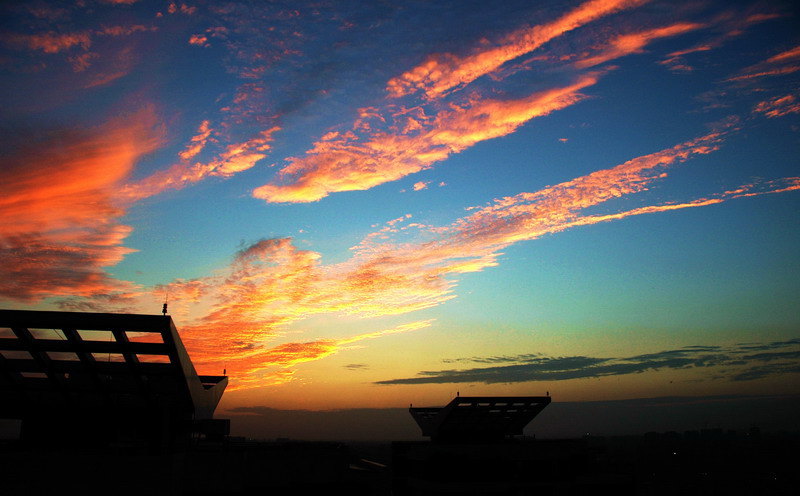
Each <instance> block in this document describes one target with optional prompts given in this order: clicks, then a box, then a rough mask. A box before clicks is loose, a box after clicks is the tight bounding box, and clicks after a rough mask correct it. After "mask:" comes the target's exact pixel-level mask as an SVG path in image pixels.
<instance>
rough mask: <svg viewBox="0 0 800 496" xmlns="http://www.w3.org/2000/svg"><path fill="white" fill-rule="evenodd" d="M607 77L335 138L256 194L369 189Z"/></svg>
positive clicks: (306, 198)
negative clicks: (383, 128)
mask: <svg viewBox="0 0 800 496" xmlns="http://www.w3.org/2000/svg"><path fill="white" fill-rule="evenodd" d="M599 76H600V73H590V74H587V75H584V76H582V77H580V78H578V79H577V81H576V82H574V83H573V84H570V85H568V86H564V87H560V88H554V89H551V90H546V91H542V92H539V93H534V94H532V95H530V96H528V97H525V98H521V99H515V100H493V99H479V100H477V101H474V102H470V103H469V104H468V105H466V106H465V107H453V108H451V109H449V110H444V111H441V112H439V113H438V115H436V117H434V118H430V119H428V120H427V121H426V120H422V119H420V120H418V119H413V118H412V117H407V116H406V115H402V116H401V119H402V122H403V128H402V130H401V129H393V130H391V131H389V132H384V131H374V132H372V133H371V134H368V135H367V138H366V139H360V138H359V136H358V135H357V134H355V133H354V132H348V133H345V134H339V133H330V134H328V135H326V136H325V137H323V139H322V140H320V141H318V142H317V143H316V144H315V145H314V147H313V148H312V149H311V150H309V151H308V152H307V153H306V155H305V156H304V157H300V158H294V159H291V160H290V164H289V165H288V166H286V167H284V168H283V169H282V170H281V171H280V173H279V175H278V178H277V179H276V180H274V181H272V182H271V183H269V184H266V185H264V186H261V187H258V188H256V189H255V190H254V191H253V196H255V197H256V198H261V199H264V200H267V201H269V202H287V203H297V202H312V201H317V200H319V199H321V198H324V197H325V196H328V195H329V194H330V193H333V192H340V191H356V190H366V189H369V188H372V187H374V186H377V185H379V184H383V183H386V182H390V181H394V180H397V179H400V178H402V177H405V176H407V175H409V174H413V173H415V172H419V171H421V170H423V169H426V168H429V167H430V166H431V165H432V164H434V163H436V162H440V161H442V160H444V159H446V158H447V157H449V156H450V155H451V154H453V153H458V152H460V151H463V150H465V149H466V148H469V147H471V146H473V145H474V144H476V143H479V142H481V141H485V140H489V139H493V138H497V137H500V136H505V135H507V134H509V133H512V132H513V131H515V130H516V129H517V128H518V127H519V126H521V125H523V124H524V123H526V122H528V121H530V120H531V119H534V118H536V117H541V116H544V115H548V114H550V113H551V112H554V111H556V110H560V109H562V108H565V107H568V106H570V105H573V104H575V103H577V102H579V101H581V100H582V99H584V98H585V97H584V96H583V95H582V94H581V93H580V90H582V89H584V88H586V87H588V86H591V85H593V84H595V83H596V82H597V79H598V77H599ZM412 121H413V125H409V122H412Z"/></svg>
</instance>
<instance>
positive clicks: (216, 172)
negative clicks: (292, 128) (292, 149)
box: [118, 121, 279, 202]
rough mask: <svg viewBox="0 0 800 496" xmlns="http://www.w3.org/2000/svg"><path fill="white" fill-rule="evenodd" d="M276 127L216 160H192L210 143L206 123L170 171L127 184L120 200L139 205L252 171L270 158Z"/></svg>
mask: <svg viewBox="0 0 800 496" xmlns="http://www.w3.org/2000/svg"><path fill="white" fill-rule="evenodd" d="M278 130H279V128H277V127H275V128H272V129H267V130H265V131H262V132H261V133H259V134H258V135H257V136H256V137H254V138H251V139H249V140H246V141H243V142H241V143H235V144H232V145H228V146H227V147H225V150H224V151H222V152H221V153H219V154H218V155H217V156H216V157H215V158H214V159H212V160H209V161H202V162H201V161H193V159H194V157H195V156H196V155H197V154H199V153H200V152H201V151H202V150H203V149H204V148H205V147H206V145H207V144H208V143H209V141H210V140H211V135H212V133H213V130H212V129H211V128H210V127H209V122H208V121H204V122H203V123H202V124H201V125H200V127H199V129H198V134H197V135H195V136H194V137H193V138H192V139H191V140H190V142H189V144H188V145H187V146H186V148H185V149H184V150H183V151H182V152H180V153H179V156H180V158H181V160H180V162H178V163H177V164H174V165H172V166H171V167H169V168H167V169H163V170H160V171H157V172H155V173H153V174H151V175H150V176H147V177H145V178H143V179H141V180H139V181H135V182H131V183H128V184H126V185H125V186H124V187H123V188H122V189H121V191H120V193H119V195H118V197H119V198H120V200H121V201H125V202H136V201H139V200H142V199H144V198H149V197H151V196H154V195H157V194H159V193H162V192H164V191H167V190H170V189H181V188H184V187H186V186H187V185H190V184H193V183H196V182H198V181H202V180H203V179H206V178H208V177H222V178H227V177H230V176H232V175H234V174H236V173H238V172H242V171H245V170H248V169H250V168H252V167H253V166H255V165H256V163H258V161H259V160H261V159H263V158H266V157H267V152H268V151H269V150H270V148H271V142H272V134H273V133H275V132H276V131H278Z"/></svg>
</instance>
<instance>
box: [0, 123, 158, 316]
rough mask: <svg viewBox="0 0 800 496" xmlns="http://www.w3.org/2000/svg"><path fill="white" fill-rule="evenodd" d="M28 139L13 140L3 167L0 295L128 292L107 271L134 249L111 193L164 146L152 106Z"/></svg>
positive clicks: (26, 298)
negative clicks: (81, 127) (126, 242)
mask: <svg viewBox="0 0 800 496" xmlns="http://www.w3.org/2000/svg"><path fill="white" fill-rule="evenodd" d="M30 140H31V136H26V142H25V143H12V140H10V141H9V143H10V146H11V150H8V152H7V155H6V158H5V159H4V161H3V167H2V168H0V182H2V184H3V185H4V188H5V193H4V194H3V196H2V198H0V261H2V263H0V281H2V282H0V295H2V296H3V297H5V298H10V299H15V300H21V301H28V302H35V301H38V300H40V299H42V298H46V297H48V296H54V295H64V294H69V295H74V296H91V295H98V294H105V293H110V292H115V291H120V290H122V291H129V290H130V289H131V287H132V286H131V285H130V284H128V283H125V282H122V281H117V280H114V279H113V278H111V277H110V276H109V275H108V274H107V273H106V272H105V268H106V267H110V266H113V265H115V264H117V263H118V262H119V261H121V260H122V258H123V257H124V256H125V255H126V254H127V253H130V252H131V251H133V250H131V249H129V248H125V247H124V246H122V243H123V241H124V239H125V238H126V237H127V236H128V234H129V233H130V232H131V228H130V227H129V226H126V225H122V224H120V223H119V218H120V217H121V216H122V215H123V214H124V213H125V211H124V209H123V208H122V207H120V206H119V205H118V204H117V203H116V202H115V201H114V192H115V188H117V187H119V185H121V184H122V183H123V181H125V180H126V179H127V177H128V176H129V175H130V173H131V172H132V170H133V167H134V165H135V163H136V162H137V161H138V160H139V158H140V157H142V156H143V155H145V154H147V153H149V152H151V151H153V150H155V149H156V148H158V147H159V146H160V145H161V144H162V140H163V130H162V129H160V127H159V126H158V124H157V118H156V115H155V112H154V110H153V108H152V107H148V108H145V109H143V110H141V111H139V112H138V113H135V114H132V115H128V116H126V117H125V118H120V119H117V120H112V121H110V122H107V123H106V124H104V125H102V126H99V127H97V128H95V129H89V130H75V129H73V130H59V131H50V132H45V133H42V134H41V135H40V138H39V139H38V140H37V141H33V142H31V141H30Z"/></svg>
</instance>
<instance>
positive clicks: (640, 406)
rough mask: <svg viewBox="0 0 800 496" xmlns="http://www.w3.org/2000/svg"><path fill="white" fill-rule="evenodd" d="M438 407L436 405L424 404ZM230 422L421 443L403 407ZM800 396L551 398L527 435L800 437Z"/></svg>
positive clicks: (270, 414) (242, 429)
mask: <svg viewBox="0 0 800 496" xmlns="http://www.w3.org/2000/svg"><path fill="white" fill-rule="evenodd" d="M426 406H435V405H426ZM218 416H220V417H229V418H231V429H232V431H233V432H232V434H234V435H239V436H246V437H252V438H257V439H276V438H290V439H300V440H337V441H403V440H424V439H426V438H423V437H422V436H421V434H420V431H419V428H418V427H417V425H416V423H415V422H414V420H413V419H412V418H411V415H410V414H409V413H408V410H407V409H405V408H387V409H369V408H363V409H350V410H329V411H309V410H278V409H274V408H268V407H263V406H261V407H237V408H234V409H232V410H229V411H227V412H220V415H218ZM798 419H800V395H773V396H738V395H729V396H712V397H662V398H646V399H631V400H617V401H586V402H559V401H558V399H557V398H554V401H553V403H551V404H550V405H549V406H548V407H547V408H545V409H544V411H543V412H542V413H541V414H540V415H539V416H538V417H537V418H536V419H534V420H533V422H531V423H530V424H529V425H528V427H527V429H526V430H525V434H526V435H536V436H537V437H539V438H575V437H580V436H583V435H584V434H586V433H589V434H591V435H602V436H612V435H638V434H644V433H646V432H650V431H655V432H666V431H677V432H681V433H682V432H684V431H687V430H700V429H704V428H722V429H724V430H729V429H732V430H736V431H738V432H740V433H744V432H746V431H747V430H748V429H749V428H750V427H751V426H758V427H759V428H760V429H761V430H762V431H763V432H776V431H792V432H800V420H798Z"/></svg>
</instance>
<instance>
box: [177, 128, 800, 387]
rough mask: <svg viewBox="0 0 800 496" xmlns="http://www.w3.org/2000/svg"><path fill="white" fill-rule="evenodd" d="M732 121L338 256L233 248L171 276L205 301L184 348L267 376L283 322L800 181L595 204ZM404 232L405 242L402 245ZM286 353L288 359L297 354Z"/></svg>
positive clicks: (708, 146) (423, 295)
mask: <svg viewBox="0 0 800 496" xmlns="http://www.w3.org/2000/svg"><path fill="white" fill-rule="evenodd" d="M735 129H736V128H735V123H728V124H727V125H725V126H723V127H722V128H721V129H719V130H717V131H714V132H711V133H709V134H707V135H704V136H701V137H699V138H696V139H693V140H689V141H686V142H683V143H679V144H678V145H675V146H673V147H671V148H667V149H664V150H661V151H659V152H654V153H652V154H648V155H644V156H640V157H636V158H633V159H631V160H629V161H627V162H625V163H622V164H619V165H617V166H615V167H612V168H609V169H603V170H599V171H596V172H594V173H591V174H588V175H586V176H582V177H579V178H576V179H573V180H571V181H566V182H564V183H561V184H557V185H554V186H550V187H547V188H544V189H542V190H540V191H537V192H533V193H520V194H518V195H515V196H512V197H506V198H500V199H497V200H495V201H494V202H492V203H490V204H488V205H486V206H483V207H479V208H477V209H474V210H472V212H471V213H470V215H468V216H466V217H464V218H462V219H459V220H457V221H456V222H454V223H452V224H450V225H447V226H439V227H437V226H428V225H423V224H419V223H415V222H413V220H412V219H413V217H412V216H411V215H406V216H402V217H400V218H397V219H394V220H392V221H390V222H388V223H387V224H386V226H384V227H382V228H380V229H378V230H377V231H375V232H374V233H372V234H369V235H368V236H366V237H365V238H364V240H363V241H362V242H361V243H360V244H359V245H357V246H356V247H354V248H353V257H352V258H351V259H350V260H348V261H345V262H342V263H339V264H335V265H323V264H322V263H321V255H320V254H319V253H316V252H313V251H309V250H299V249H298V248H297V247H295V246H294V244H293V243H292V241H291V239H288V238H283V239H270V240H262V241H259V242H257V243H255V244H253V245H251V246H248V247H246V248H244V249H243V250H242V251H240V252H239V254H238V255H237V257H236V259H235V261H234V263H233V264H232V265H231V266H230V267H229V268H228V269H227V270H226V271H223V274H222V275H219V276H215V277H213V278H205V279H202V280H198V281H180V282H179V283H178V288H183V289H179V290H181V291H182V290H184V289H185V290H186V291H189V292H190V293H191V294H192V295H194V296H193V297H192V299H193V300H194V301H197V302H205V303H206V305H208V308H210V310H209V311H207V312H206V313H205V315H204V317H202V318H200V319H199V320H198V322H197V323H196V324H193V325H191V326H189V327H186V326H184V335H185V336H186V341H187V345H188V346H189V348H190V350H191V351H192V353H193V356H196V357H197V360H198V363H200V364H201V365H203V364H210V363H214V364H217V365H218V364H219V363H221V362H222V361H226V360H227V361H228V362H229V363H230V362H237V361H238V362H241V363H250V364H252V368H249V369H248V370H249V372H248V373H247V374H245V375H246V376H247V377H250V376H251V375H252V376H259V377H261V378H262V379H264V377H265V376H264V372H263V371H262V369H263V367H261V366H259V365H258V364H257V361H252V360H251V358H250V357H254V356H261V355H262V354H263V353H265V352H266V350H268V349H271V348H266V346H267V345H266V343H267V342H269V341H270V340H274V339H275V338H276V337H278V336H279V335H280V333H281V332H282V329H285V328H286V326H288V325H289V324H291V323H293V322H297V321H300V320H302V319H305V318H307V317H309V316H312V315H318V314H331V315H336V314H340V315H353V316H357V317H361V318H374V317H381V316H387V315H398V314H405V313H410V312H414V311H417V310H421V309H424V308H430V307H433V306H437V305H440V304H442V303H445V302H446V301H448V300H450V299H452V298H454V297H455V294H454V288H455V286H456V284H457V281H456V280H455V279H454V278H455V277H457V276H458V275H459V274H463V273H467V272H478V271H482V270H484V269H486V268H488V267H491V266H494V265H497V263H498V257H499V256H500V255H501V253H502V250H503V249H504V248H506V247H508V246H510V245H512V244H514V243H517V242H520V241H525V240H533V239H536V238H538V237H540V236H542V235H545V234H549V233H555V232H559V231H563V230H565V229H569V228H573V227H577V226H584V225H591V224H596V223H600V222H609V221H612V220H617V219H621V218H625V217H628V216H633V215H641V214H646V213H655V212H662V211H669V210H676V209H681V208H693V207H700V206H706V205H712V204H718V203H722V202H724V201H728V200H731V199H735V198H743V197H747V196H754V195H761V194H768V193H776V192H779V191H790V190H797V189H800V178H786V179H783V180H775V181H762V182H758V183H752V184H748V185H745V186H742V187H739V188H737V189H735V190H730V191H724V192H721V193H719V194H717V195H712V196H710V197H706V198H698V199H695V200H689V201H684V202H666V203H662V204H656V205H648V206H644V207H638V208H635V209H628V210H619V211H615V212H611V213H605V214H598V213H592V211H591V209H592V207H596V206H598V205H601V204H603V203H606V202H609V201H610V200H613V199H616V198H620V197H623V196H625V195H631V194H635V193H638V192H642V191H645V190H647V189H648V188H650V187H651V186H652V184H653V183H654V182H656V181H659V180H663V179H664V178H665V177H666V176H667V173H668V171H669V169H670V168H672V167H675V166H677V165H678V164H681V163H684V162H686V161H688V160H691V159H696V158H698V157H702V156H704V155H708V154H710V153H713V152H714V151H715V150H717V149H718V148H719V147H720V146H721V145H722V143H723V142H724V140H725V139H726V137H727V136H728V135H729V134H730V133H733V132H735ZM400 237H405V238H404V239H409V240H410V241H407V242H400V241H398V238H400ZM211 336H213V337H214V339H213V340H211V339H209V338H210V337H211ZM336 344H337V346H339V345H342V344H346V342H345V341H337V342H336ZM330 345H331V342H329V341H313V342H308V343H295V344H292V345H291V346H289V345H286V346H285V347H282V348H281V347H278V348H275V349H271V350H272V351H270V353H269V354H268V356H269V357H270V359H271V361H270V362H269V363H271V364H273V365H274V364H276V363H277V364H280V363H283V362H282V360H283V359H281V358H280V357H281V356H283V355H282V353H284V352H287V353H288V352H297V353H300V352H301V351H302V352H303V353H308V354H309V356H316V357H323V356H326V353H327V351H326V350H330V349H331V348H330ZM289 356H291V354H290V355H289ZM300 356H306V355H300ZM293 360H294V359H286V360H284V361H286V363H288V362H292V363H300V362H297V361H293ZM597 363H598V364H599V362H597ZM217 368H219V367H217ZM609 370H611V369H609ZM286 377H288V376H286ZM286 377H284V378H286ZM244 381H245V382H247V381H249V379H247V378H246V379H244Z"/></svg>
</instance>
